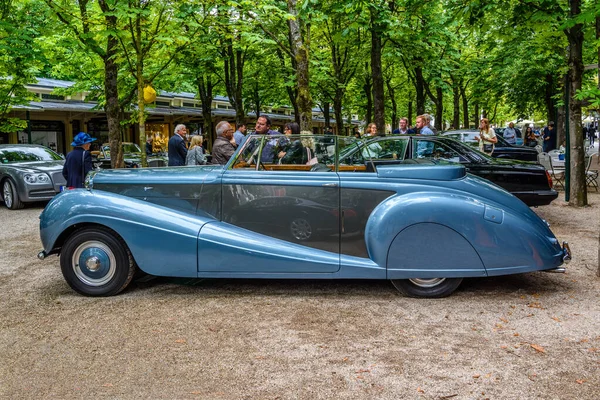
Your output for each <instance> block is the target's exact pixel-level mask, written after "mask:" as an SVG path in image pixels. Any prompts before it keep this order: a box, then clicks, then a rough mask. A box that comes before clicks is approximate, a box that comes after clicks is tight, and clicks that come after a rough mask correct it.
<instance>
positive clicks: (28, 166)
mask: <svg viewBox="0 0 600 400" xmlns="http://www.w3.org/2000/svg"><path fill="white" fill-rule="evenodd" d="M64 164H65V160H56V161H33V162H24V163H11V164H3V165H4V166H11V167H13V168H18V169H20V170H22V171H24V172H30V173H36V172H46V173H52V172H56V171H62V169H63V166H64Z"/></svg>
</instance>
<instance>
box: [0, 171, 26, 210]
mask: <svg viewBox="0 0 600 400" xmlns="http://www.w3.org/2000/svg"><path fill="white" fill-rule="evenodd" d="M2 198H3V199H4V205H5V206H6V208H8V209H10V210H18V209H21V208H23V207H24V206H25V204H23V202H22V201H21V199H20V198H19V193H18V192H17V185H15V183H14V182H13V181H12V179H10V178H9V179H6V180H5V181H4V183H3V184H2Z"/></svg>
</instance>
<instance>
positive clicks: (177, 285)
mask: <svg viewBox="0 0 600 400" xmlns="http://www.w3.org/2000/svg"><path fill="white" fill-rule="evenodd" d="M571 286H572V283H571V281H570V280H568V279H566V278H565V276H564V275H559V274H548V273H543V272H534V273H528V274H520V275H508V276H499V277H490V278H471V279H465V280H464V281H463V283H462V284H461V286H460V287H459V288H458V290H457V291H456V292H455V293H454V294H453V295H452V296H469V297H482V298H486V297H494V296H505V295H508V296H510V295H514V294H519V295H522V294H531V293H537V294H549V295H551V294H554V293H559V294H560V293H564V292H566V291H569V290H571ZM143 292H148V294H149V295H150V294H152V293H157V292H160V293H163V294H164V293H173V294H177V295H181V294H194V295H211V296H215V295H224V296H231V295H237V296H248V295H250V296H252V295H267V296H285V295H301V296H302V295H306V296H340V295H341V296H349V297H353V296H376V297H385V296H395V295H400V294H399V293H398V292H397V291H396V289H394V287H393V286H392V285H391V283H390V282H388V281H380V280H299V279H193V278H166V277H155V276H150V275H147V276H144V277H142V278H140V279H137V280H135V281H134V282H132V283H131V285H130V287H129V288H128V289H127V291H126V293H128V294H134V293H135V295H136V296H137V295H143V294H142V293H143ZM452 296H451V297H452Z"/></svg>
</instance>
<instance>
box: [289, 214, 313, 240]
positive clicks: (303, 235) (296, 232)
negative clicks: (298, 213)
mask: <svg viewBox="0 0 600 400" xmlns="http://www.w3.org/2000/svg"><path fill="white" fill-rule="evenodd" d="M290 229H291V231H292V236H293V237H294V238H296V239H298V240H306V239H308V238H309V237H310V236H311V235H312V228H311V227H310V223H309V222H308V221H307V220H305V219H304V218H297V219H295V220H293V221H292V223H291V226H290Z"/></svg>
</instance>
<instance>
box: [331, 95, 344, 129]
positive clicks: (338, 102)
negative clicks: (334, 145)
mask: <svg viewBox="0 0 600 400" xmlns="http://www.w3.org/2000/svg"><path fill="white" fill-rule="evenodd" d="M343 98H344V90H343V89H342V88H337V89H336V90H335V96H334V98H333V112H334V114H335V124H336V128H337V134H338V135H343V134H344V117H343V116H342V100H343Z"/></svg>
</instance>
